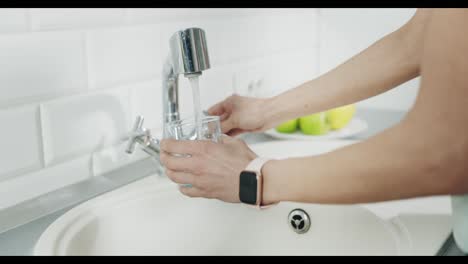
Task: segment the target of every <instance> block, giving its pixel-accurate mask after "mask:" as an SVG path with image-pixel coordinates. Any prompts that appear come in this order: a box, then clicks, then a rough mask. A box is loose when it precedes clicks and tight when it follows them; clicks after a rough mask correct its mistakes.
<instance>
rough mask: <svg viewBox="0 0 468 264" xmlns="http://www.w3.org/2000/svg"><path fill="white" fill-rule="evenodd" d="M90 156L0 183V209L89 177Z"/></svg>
mask: <svg viewBox="0 0 468 264" xmlns="http://www.w3.org/2000/svg"><path fill="white" fill-rule="evenodd" d="M90 163H91V157H90V156H89V155H88V156H83V157H80V158H77V159H74V160H70V161H67V162H66V163H61V164H58V165H56V166H53V167H49V168H45V169H42V170H38V171H35V172H32V173H30V174H25V175H22V176H20V177H16V178H13V179H10V180H8V181H5V182H2V183H1V184H0V210H1V209H4V208H7V207H10V206H13V205H16V204H18V203H21V202H24V201H27V200H29V199H33V198H35V197H38V196H40V195H42V194H46V193H48V192H51V191H54V190H57V189H60V188H62V187H65V186H67V185H70V184H74V183H77V182H80V181H83V180H86V179H89V178H90V177H91V167H90Z"/></svg>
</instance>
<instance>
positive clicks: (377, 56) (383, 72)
mask: <svg viewBox="0 0 468 264" xmlns="http://www.w3.org/2000/svg"><path fill="white" fill-rule="evenodd" d="M431 12H432V10H430V9H421V10H418V11H417V12H416V14H415V15H414V16H413V18H412V19H410V21H408V22H407V23H406V24H405V25H403V26H402V27H401V28H399V29H398V30H396V31H394V32H392V33H390V34H389V35H387V36H386V37H384V38H382V39H381V40H379V41H377V42H376V43H374V44H373V45H372V46H370V47H369V48H367V49H365V50H364V51H362V52H361V53H359V54H357V55H355V56H354V57H352V58H351V59H349V60H348V61H346V62H345V63H343V64H341V65H339V66H338V67H336V68H335V69H333V70H331V71H329V72H327V73H325V74H324V75H322V76H320V77H318V78H316V79H314V80H311V81H308V82H306V83H304V84H302V85H300V86H298V87H295V88H293V89H291V90H289V91H287V92H284V93H282V94H279V95H277V96H274V97H271V98H253V97H243V96H239V95H232V96H230V97H228V98H227V99H225V100H223V101H221V102H219V103H217V104H215V105H214V106H212V107H211V108H210V109H209V110H208V112H209V113H210V115H218V116H221V128H222V131H223V133H226V134H227V135H230V136H235V135H238V134H241V133H245V132H261V131H265V130H267V129H270V128H272V127H275V126H276V125H278V124H280V123H282V122H284V121H287V120H290V119H293V118H297V117H300V116H304V115H307V114H313V113H317V112H322V111H325V110H328V109H331V108H335V107H338V106H343V105H347V104H350V103H354V102H357V101H359V100H363V99H366V98H369V97H372V96H375V95H378V94H380V93H383V92H385V91H388V90H390V89H391V88H394V87H396V86H397V85H399V84H401V83H404V82H406V81H408V80H410V79H413V78H415V77H417V76H419V74H420V65H421V54H422V50H421V46H422V40H423V36H424V31H425V27H426V25H427V19H428V17H430V14H431ZM291 102H294V103H291Z"/></svg>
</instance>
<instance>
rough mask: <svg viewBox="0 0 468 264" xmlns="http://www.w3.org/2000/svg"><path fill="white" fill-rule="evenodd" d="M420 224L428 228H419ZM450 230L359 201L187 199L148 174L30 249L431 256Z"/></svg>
mask: <svg viewBox="0 0 468 264" xmlns="http://www.w3.org/2000/svg"><path fill="white" fill-rule="evenodd" d="M353 143H355V142H354V141H330V142H303V141H301V142H289V141H278V142H271V143H262V144H257V145H252V148H253V150H254V151H256V152H257V153H258V154H259V155H262V156H270V157H274V158H284V157H293V156H301V155H305V154H306V153H307V154H308V155H316V154H320V153H324V152H327V151H331V150H333V149H336V148H339V147H342V146H345V145H348V144H353ZM295 209H301V210H303V211H304V212H306V214H307V215H308V217H309V219H310V228H309V229H308V230H307V232H305V233H296V232H295V230H294V226H293V225H292V223H291V222H290V219H288V215H289V213H290V212H291V211H293V210H295ZM418 217H419V218H418ZM302 220H304V219H302ZM302 220H301V221H302ZM395 220H398V221H395ZM406 224H408V225H406ZM296 227H297V226H296ZM423 227H424V228H428V227H429V228H431V230H430V231H431V232H432V233H431V234H429V233H430V232H429V233H428V232H427V231H428V230H426V231H425V232H424V230H423V231H421V229H422V228H423ZM435 227H437V228H435ZM418 232H419V233H418ZM449 232H450V221H449V216H447V215H445V214H442V215H441V214H438V215H423V216H421V215H406V216H404V217H401V216H400V218H390V219H386V218H384V217H381V216H379V215H378V214H376V213H374V212H373V211H372V210H371V209H369V208H366V207H365V206H362V205H318V204H303V203H293V202H283V203H280V204H279V205H277V206H274V207H271V208H269V209H266V210H262V211H257V210H256V209H253V208H251V207H248V206H245V205H243V204H230V203H224V202H221V201H218V200H212V199H203V198H189V197H185V196H183V195H182V194H180V193H179V192H178V190H177V185H176V184H174V183H172V182H170V181H169V180H167V179H165V178H160V177H157V176H150V177H146V178H144V179H142V180H139V181H137V182H134V183H132V184H129V185H127V186H124V187H122V188H119V189H117V190H115V191H112V192H109V193H106V194H104V195H101V196H99V197H97V198H94V199H92V200H90V201H88V202H85V203H83V204H81V205H79V206H77V207H75V208H74V209H72V210H70V211H69V212H67V213H66V214H64V215H63V216H62V217H60V218H59V219H57V220H56V221H55V222H54V223H53V224H52V225H50V226H49V227H48V228H47V230H46V231H45V232H44V233H43V234H42V236H41V237H40V239H39V240H38V242H37V244H36V247H35V251H34V254H35V255H404V254H426V255H434V254H435V253H436V250H437V248H438V246H440V245H441V244H442V243H443V241H444V239H445V238H446V237H447V236H448V234H449ZM418 239H421V241H425V242H424V243H425V244H424V243H423V244H422V246H420V247H419V248H417V247H415V246H414V244H415V242H417V241H418Z"/></svg>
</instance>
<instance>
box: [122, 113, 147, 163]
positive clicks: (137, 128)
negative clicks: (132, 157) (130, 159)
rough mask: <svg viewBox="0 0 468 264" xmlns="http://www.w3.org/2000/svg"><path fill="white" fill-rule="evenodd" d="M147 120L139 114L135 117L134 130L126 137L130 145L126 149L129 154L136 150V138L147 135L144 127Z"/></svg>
mask: <svg viewBox="0 0 468 264" xmlns="http://www.w3.org/2000/svg"><path fill="white" fill-rule="evenodd" d="M144 121H145V119H144V117H143V116H137V118H136V119H135V123H134V125H133V129H132V131H131V132H130V133H129V135H128V136H127V137H126V139H127V140H128V145H127V148H126V149H125V151H126V152H127V153H128V154H132V153H133V152H134V151H135V147H136V143H137V142H136V139H137V137H140V136H142V135H145V134H146V133H145V130H144V129H143V122H144Z"/></svg>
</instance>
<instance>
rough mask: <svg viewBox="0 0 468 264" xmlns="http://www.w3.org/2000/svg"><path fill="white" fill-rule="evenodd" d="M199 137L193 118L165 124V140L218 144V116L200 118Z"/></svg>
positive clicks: (219, 125) (219, 127) (219, 128)
mask: <svg viewBox="0 0 468 264" xmlns="http://www.w3.org/2000/svg"><path fill="white" fill-rule="evenodd" d="M200 122H201V132H202V133H201V135H198V133H197V124H196V122H195V118H194V117H189V118H185V119H181V120H176V121H171V122H168V123H167V124H166V131H165V132H166V133H165V136H164V137H165V138H173V139H177V140H210V141H213V142H218V141H219V138H220V136H221V124H220V121H219V116H205V115H202V116H201V117H200Z"/></svg>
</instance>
